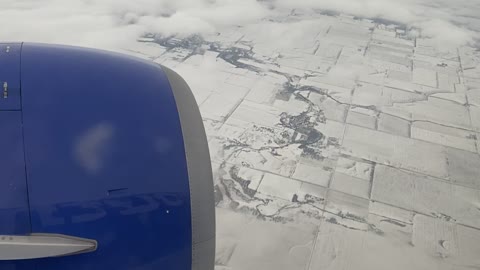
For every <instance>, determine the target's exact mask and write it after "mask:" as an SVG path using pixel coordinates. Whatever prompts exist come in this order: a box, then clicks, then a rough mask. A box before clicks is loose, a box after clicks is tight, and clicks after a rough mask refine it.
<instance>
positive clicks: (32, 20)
mask: <svg viewBox="0 0 480 270" xmlns="http://www.w3.org/2000/svg"><path fill="white" fill-rule="evenodd" d="M292 9H296V10H312V9H320V10H328V11H335V12H341V13H346V14H352V15H355V16H360V17H365V18H383V19H388V20H391V21H396V22H399V23H402V24H405V25H406V26H407V27H408V28H415V29H416V30H415V33H418V34H420V35H422V36H425V37H429V38H431V39H432V42H434V43H436V44H439V45H441V46H449V47H456V46H461V45H475V43H476V42H478V39H479V37H480V34H479V32H480V1H469V0H402V1H398V0H263V1H257V0H242V1H238V0H175V1H174V0H137V1H129V0H71V1H63V0H42V1H38V0H2V1H1V10H0V24H1V25H2V27H1V28H0V40H2V41H38V42H53V43H62V44H78V45H86V46H91V47H100V48H107V49H119V48H122V47H125V46H128V44H129V43H132V42H134V41H135V40H136V39H137V38H138V37H140V36H142V35H144V34H145V33H159V34H163V35H172V34H177V35H180V36H187V35H190V34H205V33H213V32H215V31H218V30H219V29H222V28H223V27H228V26H238V25H239V26H244V25H248V24H252V23H255V22H258V21H259V20H261V19H263V18H266V17H269V16H281V15H282V14H288V13H289V12H290V11H291V10H292Z"/></svg>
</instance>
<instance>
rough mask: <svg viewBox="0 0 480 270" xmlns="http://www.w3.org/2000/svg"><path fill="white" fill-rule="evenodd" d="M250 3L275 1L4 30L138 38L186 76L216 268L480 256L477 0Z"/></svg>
mask: <svg viewBox="0 0 480 270" xmlns="http://www.w3.org/2000/svg"><path fill="white" fill-rule="evenodd" d="M140 2H142V1H140ZM144 2H149V1H144ZM180 2H184V3H186V2H188V1H180ZM220 2H222V1H220ZM227 2H228V1H227ZM247 2H248V3H249V4H251V5H261V6H262V7H264V8H265V11H260V10H257V8H255V9H252V10H249V9H248V8H245V9H239V10H238V11H237V12H232V10H231V9H234V8H236V6H235V5H234V6H228V5H226V8H224V10H222V9H221V8H222V7H220V11H219V12H225V14H226V15H225V18H224V17H222V16H220V15H219V16H217V17H213V19H212V20H214V22H211V21H209V19H208V17H209V16H211V15H209V14H210V13H208V12H213V11H210V9H208V8H205V10H204V13H201V11H202V10H201V9H200V8H199V9H200V11H198V12H197V13H195V14H203V15H202V16H203V17H202V16H200V15H199V16H196V17H195V16H192V17H188V16H186V15H185V14H184V13H185V12H184V13H182V14H181V15H178V14H179V13H178V12H177V13H175V12H173V15H172V14H160V15H156V16H157V17H158V18H157V19H158V24H159V25H160V26H159V27H158V28H152V27H151V26H152V25H155V23H153V22H151V21H149V20H152V18H153V17H155V16H153V15H151V16H150V17H152V18H147V19H145V18H143V17H141V18H140V19H139V18H138V17H139V16H138V14H137V17H135V14H136V13H133V14H134V15H128V14H127V15H124V16H123V17H122V18H123V19H125V18H127V19H128V18H130V17H132V18H131V20H132V24H126V25H127V26H128V25H132V27H134V26H135V25H137V26H138V25H142V27H144V29H143V31H139V30H138V29H136V28H135V29H134V30H132V31H130V32H128V33H127V32H125V33H126V34H125V35H123V33H124V32H122V31H121V29H123V28H122V27H118V29H117V28H115V29H113V30H111V31H113V32H112V33H110V32H108V31H107V30H105V31H106V32H105V33H106V34H105V37H106V38H107V37H108V38H110V34H112V36H115V38H114V39H111V40H105V42H100V43H98V44H97V43H96V42H97V41H98V39H101V38H102V37H101V35H100V34H99V33H96V32H88V31H87V30H85V29H84V28H81V27H79V29H77V28H75V29H73V30H71V31H78V33H77V35H75V32H68V31H67V30H64V29H59V33H61V34H62V33H64V32H65V34H64V35H63V36H64V39H62V35H61V34H60V36H51V37H50V36H48V35H42V36H40V35H39V36H36V34H33V38H32V37H31V36H30V35H29V31H28V29H27V27H26V26H23V25H20V24H19V25H16V26H17V28H15V25H14V27H12V29H17V30H18V31H17V32H15V31H14V30H12V29H10V30H2V31H0V37H2V38H9V37H13V38H16V39H22V40H25V39H26V40H29V39H30V40H31V39H33V40H35V41H53V42H59V43H68V44H73V43H75V44H76V43H80V44H85V45H89V46H96V47H102V48H107V49H111V50H116V51H123V52H128V53H130V54H133V55H136V56H139V57H142V58H146V59H149V60H151V61H154V62H156V63H159V64H162V65H165V66H167V67H170V68H172V69H174V70H175V71H177V72H178V73H179V74H181V75H182V76H183V77H184V78H185V79H186V80H187V82H188V83H189V84H190V86H191V88H192V91H193V92H194V94H195V97H196V100H197V102H198V104H199V106H200V109H201V112H202V114H203V119H204V124H205V128H206V130H207V136H208V139H209V145H210V152H211V159H212V167H213V171H214V177H215V179H214V181H215V196H216V204H217V256H216V257H217V258H216V269H217V270H227V269H232V270H241V269H242V270H243V269H245V270H269V269H271V270H282V269H285V270H295V269H302V270H304V269H305V270H317V269H318V270H320V269H322V270H326V269H332V270H333V269H342V270H343V269H348V270H349V269H352V270H353V269H365V270H367V269H368V270H372V269H449V270H450V269H465V270H466V269H480V256H479V255H480V142H479V140H480V49H479V48H480V45H479V43H478V38H479V33H480V19H479V18H478V17H480V16H479V15H478V14H480V7H479V5H478V4H475V3H471V2H468V3H470V4H469V5H470V6H466V4H467V2H462V1H460V2H457V1H454V2H452V1H432V2H433V3H434V4H433V3H427V1H424V2H422V1H406V4H403V5H404V6H402V4H400V3H396V2H400V1H396V2H395V1H357V2H362V3H381V4H382V3H383V4H382V5H380V6H378V7H377V6H374V5H372V7H371V8H370V9H369V8H365V7H364V6H363V8H364V10H362V9H361V7H362V5H360V6H358V10H357V9H356V8H355V7H356V6H355V5H353V6H349V5H348V1H335V2H336V3H337V4H334V2H331V1H318V4H314V2H315V1H298V2H299V3H303V5H301V6H299V7H296V6H295V4H291V3H290V2H295V1H261V2H256V1H246V2H245V3H247ZM252 2H253V3H252ZM419 2H421V3H419ZM472 2H474V1H472ZM448 3H450V4H452V3H453V4H455V3H459V4H460V5H462V4H464V5H463V7H464V8H463V9H462V8H457V9H455V12H457V13H452V12H453V11H452V12H450V11H449V10H448V7H451V6H448ZM342 4H343V6H342ZM309 5H311V6H312V7H314V8H308V7H310V6H309ZM322 5H323V6H322ZM409 5H410V6H409ZM415 5H417V6H415ZM207 6H208V5H207ZM240 6H241V5H240ZM420 6H421V7H424V8H425V10H423V12H424V13H423V14H422V13H421V12H420V11H421V10H417V9H415V8H417V7H420ZM229 7H230V8H229ZM324 7H326V8H324ZM402 7H403V8H404V9H402ZM42 8H43V9H45V10H48V8H45V7H42ZM177 8H178V7H177ZM182 8H183V7H182ZM173 9H174V10H175V7H174V8H173ZM179 9H180V8H179ZM212 9H213V7H212ZM372 9H373V11H372V12H373V13H369V12H367V11H371V10H372ZM375 9H378V11H376V10H375ZM382 9H384V11H383V10H382ZM12 10H13V11H11V12H10V13H12V14H15V12H19V13H21V12H26V14H33V15H34V14H35V11H34V9H32V10H33V11H32V10H21V9H20V8H19V9H18V10H17V11H15V9H14V8H13V9H12ZM105 10H107V8H105ZM365 10H366V11H365ZM412 10H413V11H418V12H411V14H410V13H409V14H407V11H412ZM357 11H358V13H360V14H356V12H357ZM56 12H58V13H61V10H59V11H56ZM1 13H2V12H0V14H1ZM6 13H8V12H6ZM217 13H218V12H217ZM217 13H215V14H217ZM417 13H418V14H417ZM53 14H57V13H53ZM102 14H103V13H102ZM186 14H188V12H187V13H186ZM212 14H213V13H212ZM232 14H233V15H232ZM348 14H353V15H348ZM425 14H430V15H431V17H426V16H427V15H425ZM100 15H101V14H100ZM100 15H98V16H100ZM107 15H108V14H107ZM176 15H178V16H186V17H185V18H187V17H188V20H187V19H185V21H187V23H186V24H187V25H189V26H188V27H190V28H188V29H187V30H185V29H184V28H182V27H181V26H178V25H177V24H176V23H179V22H183V21H182V18H183V17H182V18H175V20H172V21H168V18H171V17H174V16H176ZM217 15H218V14H217ZM12 16H13V15H12ZM57 16H60V15H58V14H57ZM108 16H109V15H108ZM129 16H130V17H129ZM178 16H177V17H178ZM228 16H235V19H232V20H233V22H232V23H225V21H229V20H230V19H229V18H227V17H228ZM80 17H81V16H80ZM232 18H233V17H232ZM375 18H376V19H375ZM77 19H78V18H76V17H75V18H72V19H71V20H72V21H73V23H72V24H73V25H76V24H75V22H76V20H77ZM85 19H86V18H85ZM78 20H80V19H78ZM0 21H1V19H0ZM40 21H41V20H40ZM41 22H42V21H41ZM49 22H50V21H48V20H45V21H44V22H43V23H44V24H45V25H47V26H44V27H49V26H48V23H49ZM205 22H207V23H210V24H209V25H208V24H207V25H205V24H203V23H205ZM137 23H138V24H137ZM165 24H167V26H168V27H167V26H165ZM40 25H41V26H42V24H40ZM101 25H102V26H105V25H106V24H101ZM162 26H165V27H163V28H162ZM105 27H106V29H107V28H108V29H110V28H109V27H108V26H105ZM128 27H130V26H128ZM197 28H198V29H197ZM119 29H120V30H119ZM128 29H130V28H128ZM172 29H173V30H172ZM179 29H180V30H179ZM182 29H183V30H182ZM130 30H131V29H130ZM30 31H31V30H30ZM31 32H34V31H31ZM67 32H68V33H67ZM113 33H114V34H115V35H114V34H113ZM122 35H123V36H122ZM10 39H12V38H10ZM117 39H118V40H117ZM124 39H128V42H124V41H123V40H124ZM117 42H118V43H117ZM97 45H98V46H97Z"/></svg>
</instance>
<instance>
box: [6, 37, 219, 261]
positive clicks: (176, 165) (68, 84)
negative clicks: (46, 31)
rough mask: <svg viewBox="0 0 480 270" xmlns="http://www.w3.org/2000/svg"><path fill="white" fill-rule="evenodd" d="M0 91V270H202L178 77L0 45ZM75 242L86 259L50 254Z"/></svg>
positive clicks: (79, 55)
mask: <svg viewBox="0 0 480 270" xmlns="http://www.w3.org/2000/svg"><path fill="white" fill-rule="evenodd" d="M0 86H1V91H2V92H1V94H0V173H1V177H0V270H3V269H28V270H30V269H49V270H53V269H62V270H65V269H72V270H77V269H115V270H122V269H138V270H142V269H164V270H167V269H172V270H173V269H175V270H177V269H178V270H181V269H206V270H207V269H209V270H211V269H213V265H214V253H215V211H214V198H213V182H212V171H211V165H210V157H209V153H208V146H207V139H206V136H205V131H204V128H203V124H202V119H201V116H200V112H199V110H198V107H197V105H196V102H195V100H194V97H193V95H192V93H191V91H190V89H189V88H188V86H187V84H186V83H185V81H184V80H183V79H182V78H181V77H180V76H179V75H177V74H176V73H175V72H173V71H172V70H170V69H167V68H165V67H162V66H159V65H156V64H154V63H151V62H148V61H144V60H141V59H137V58H134V57H129V56H124V55H121V54H115V53H111V52H106V51H100V50H93V49H85V48H78V47H68V46H54V45H44V44H33V43H10V44H6V43H2V44H0ZM57 236H58V237H57ZM55 237H57V238H55ZM69 237H71V239H70V240H72V241H76V240H79V241H80V242H68V241H70V240H69ZM59 239H60V240H59ZM65 239H67V240H65ZM83 240H88V241H91V243H92V245H94V247H93V246H92V248H90V249H88V250H87V249H85V250H83V251H81V252H77V251H80V249H75V250H77V251H75V250H74V249H72V250H73V251H72V250H71V252H70V253H68V252H64V253H61V252H58V253H55V252H57V251H55V248H59V247H60V248H59V250H62V248H63V249H65V248H64V247H65V246H68V245H63V246H62V245H60V244H58V243H63V242H62V241H66V242H65V243H67V242H68V243H70V244H71V243H73V244H72V246H73V247H74V248H75V247H76V248H78V246H81V245H82V244H81V243H82V242H81V241H83ZM8 241H10V242H8ZM22 241H23V242H22ZM35 241H38V243H40V244H38V245H36V246H35V247H34V248H33V249H32V248H31V247H30V245H29V244H31V243H34V242H35ZM49 241H53V242H55V243H57V244H55V245H57V246H55V245H53V244H52V245H51V246H52V248H50V249H48V245H49ZM19 243H20V245H19ZM35 243H37V242H35ZM79 243H80V244H79ZM75 245H77V246H75ZM2 246H3V247H4V248H3V249H2ZM33 246H34V245H33ZM5 247H7V248H5ZM8 247H10V248H8ZM12 247H13V248H12ZM25 247H27V248H25ZM69 247H70V246H69ZM2 252H3V253H2ZM7 253H11V254H8V256H10V257H8V256H7V255H6V254H7ZM77 253H81V254H77ZM2 254H3V255H2ZM45 254H46V255H45ZM2 256H3V257H2ZM12 256H13V257H12Z"/></svg>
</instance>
